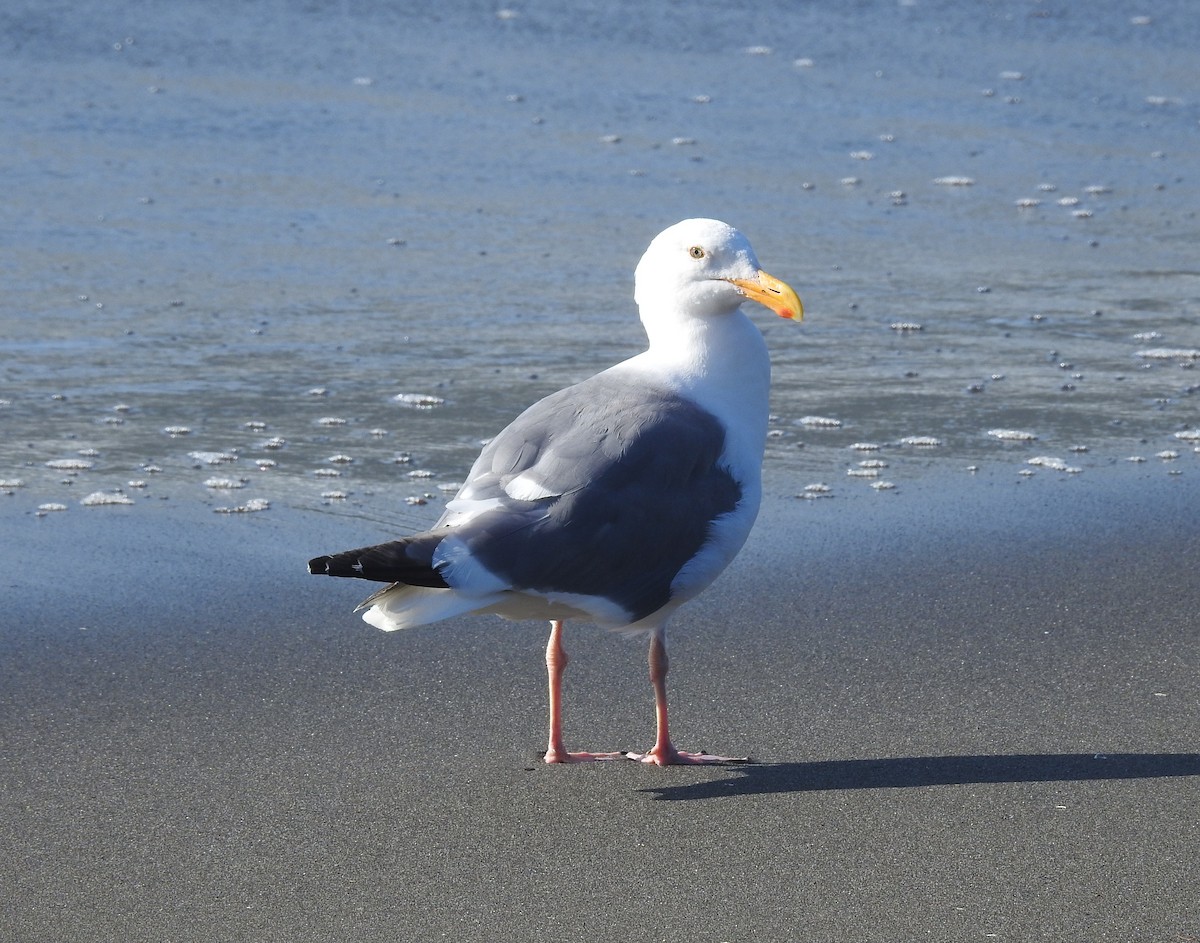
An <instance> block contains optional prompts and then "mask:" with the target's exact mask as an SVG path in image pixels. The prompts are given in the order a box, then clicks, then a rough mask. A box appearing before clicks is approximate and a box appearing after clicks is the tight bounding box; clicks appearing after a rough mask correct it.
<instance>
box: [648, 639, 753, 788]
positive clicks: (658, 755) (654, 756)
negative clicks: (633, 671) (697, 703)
mask: <svg viewBox="0 0 1200 943" xmlns="http://www.w3.org/2000/svg"><path fill="white" fill-rule="evenodd" d="M668 664H669V661H668V659H667V646H666V643H665V642H664V641H663V633H662V630H661V629H659V630H658V631H657V632H655V633H654V634H653V635H652V636H651V637H650V683H651V684H652V685H653V686H654V718H655V721H656V723H657V728H658V735H657V736H656V737H655V740H654V746H653V747H652V748H651V749H650V750H649V752H647V753H627V754H626V756H627V757H629V759H631V760H637V761H639V762H641V763H653V764H655V765H656V766H673V765H683V764H698V763H703V764H710V763H748V762H750V759H749V757H744V756H713V755H712V754H710V753H684V752H683V751H682V750H677V749H675V744H673V743H672V742H671V734H670V732H669V730H668V729H667V667H668Z"/></svg>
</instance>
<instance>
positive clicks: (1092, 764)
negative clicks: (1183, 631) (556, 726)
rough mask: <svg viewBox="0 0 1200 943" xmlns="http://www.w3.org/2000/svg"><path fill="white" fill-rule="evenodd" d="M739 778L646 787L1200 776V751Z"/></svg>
mask: <svg viewBox="0 0 1200 943" xmlns="http://www.w3.org/2000/svg"><path fill="white" fill-rule="evenodd" d="M729 769H730V771H731V772H732V771H734V770H736V773H735V775H732V776H730V777H728V778H725V779H715V780H709V781H707V782H701V783H692V784H690V785H686V786H659V787H655V788H651V789H642V790H639V791H640V792H647V793H653V794H654V798H655V799H668V800H682V799H717V798H722V797H726V796H761V795H768V794H770V793H779V792H817V791H825V790H832V789H910V788H913V787H917V786H961V785H967V784H970V783H1051V782H1089V781H1094V780H1103V779H1159V778H1163V777H1168V776H1200V753H1060V754H1045V755H1038V754H1032V755H1014V756H914V757H896V758H893V759H877V760H829V761H825V762H818V763H750V764H747V765H743V766H737V767H730V768H729Z"/></svg>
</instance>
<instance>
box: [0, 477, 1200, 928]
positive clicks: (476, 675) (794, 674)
mask: <svg viewBox="0 0 1200 943" xmlns="http://www.w3.org/2000/svg"><path fill="white" fill-rule="evenodd" d="M876 497H877V500H875V501H874V502H870V501H861V500H860V501H857V502H856V501H854V500H849V499H847V500H830V501H815V502H802V501H797V500H795V499H791V498H789V497H786V496H784V495H782V494H776V495H775V496H774V497H772V498H771V499H770V501H769V503H768V507H767V512H766V513H765V514H764V515H763V519H762V520H761V522H760V526H759V528H758V529H757V530H756V532H755V535H754V536H753V537H752V538H751V542H750V544H749V545H748V547H747V548H746V550H745V551H744V552H743V554H742V556H741V557H740V558H739V559H738V560H737V561H736V563H735V565H734V566H733V567H732V568H731V570H730V571H729V573H727V574H726V575H725V576H724V577H723V578H722V579H721V580H720V581H719V582H718V584H717V585H716V586H715V587H714V588H713V589H712V590H710V592H709V593H708V594H706V595H705V596H703V597H701V599H700V600H698V601H697V602H695V603H693V604H692V605H691V606H690V607H688V608H686V609H685V610H684V612H683V613H681V614H680V616H679V617H678V619H677V621H676V624H675V632H674V635H673V647H672V652H673V672H672V678H671V684H672V694H673V702H672V706H673V708H674V711H675V715H674V716H675V718H676V724H677V727H678V732H677V736H678V739H679V741H680V742H681V745H683V746H685V747H697V748H699V747H702V748H705V749H710V750H738V751H748V752H749V753H750V754H751V755H752V756H753V757H754V758H755V760H756V761H757V763H756V764H755V765H751V766H746V767H739V768H723V769H683V768H675V769H666V770H662V769H653V768H644V767H641V766H639V765H637V764H633V763H623V762H614V763H600V764H589V765H579V766H573V767H546V766H544V765H543V764H542V763H541V762H540V760H539V756H538V750H539V749H540V748H542V747H543V735H544V732H543V725H544V705H545V695H544V691H543V678H542V665H541V656H542V646H543V645H544V632H543V627H542V626H540V625H530V624H512V623H506V622H503V621H501V620H498V619H490V618H484V619H475V620H469V619H468V620H457V621H451V622H448V623H444V624H442V625H440V626H433V627H428V628H424V629H419V630H414V631H411V632H407V633H401V634H395V635H384V634H382V633H378V632H376V631H375V630H373V629H371V628H369V627H368V626H366V625H364V624H362V623H361V622H359V621H358V619H357V617H355V616H353V615H352V614H351V613H350V611H349V610H350V607H351V605H352V604H353V603H354V602H355V601H356V600H357V591H358V589H359V587H358V586H357V585H344V584H341V583H339V584H337V585H331V584H329V583H328V582H326V581H318V580H313V579H310V578H307V577H306V575H305V574H304V573H303V569H304V567H303V560H304V558H305V556H306V554H307V553H308V552H309V551H310V550H320V549H329V548H331V547H337V546H341V545H343V544H345V545H352V544H353V542H355V541H356V540H359V538H362V537H364V536H366V537H370V536H372V534H371V533H370V532H368V533H366V534H364V528H366V530H367V531H370V528H371V526H372V525H369V524H364V522H362V521H360V520H355V519H353V518H350V517H335V516H331V515H321V514H315V513H311V512H309V513H305V512H291V511H287V510H286V509H283V510H279V511H278V512H275V511H273V512H272V513H270V514H263V515H245V516H240V517H229V516H222V515H212V514H210V513H208V512H203V511H196V512H195V513H194V514H193V515H192V517H191V518H190V519H188V518H187V517H186V514H185V513H184V512H185V510H186V509H181V508H175V509H172V510H170V511H168V510H167V509H166V507H165V506H164V507H161V508H156V507H153V506H145V507H141V508H137V509H127V508H102V509H96V510H89V511H73V512H71V513H70V514H69V515H58V516H54V515H50V516H48V517H45V518H41V519H39V518H35V517H33V516H31V515H27V514H26V515H16V514H11V513H6V514H5V519H4V525H5V532H6V534H11V535H12V537H10V539H9V540H7V541H6V545H5V547H4V550H3V552H2V556H3V570H4V574H5V575H4V577H3V583H4V594H5V600H6V606H5V609H6V613H5V621H6V623H7V625H6V627H5V631H4V632H3V633H2V634H0V646H2V652H0V657H2V663H3V665H4V675H5V682H4V687H3V701H2V704H3V721H2V724H0V738H2V740H0V742H2V744H3V754H4V756H5V763H4V764H3V767H2V772H0V778H2V779H0V783H2V785H0V788H2V791H3V795H4V798H5V801H4V807H3V814H2V832H3V834H4V835H5V837H6V844H7V847H8V854H7V855H6V857H5V861H4V863H3V865H0V887H2V888H3V894H2V896H3V899H4V900H5V904H4V909H5V912H6V917H5V920H4V927H3V929H0V938H3V939H11V940H20V941H39V940H47V941H49V940H56V941H57V940H63V939H89V940H124V941H135V940H164V939H201V938H203V939H211V940H297V939H303V940H333V939H356V940H376V939H379V940H382V939H397V938H404V939H455V940H497V939H534V940H556V941H557V940H578V939H590V940H630V939H639V940H643V939H644V940H712V941H723V940H729V941H732V940H793V939H811V940H884V939H897V938H901V939H931V940H969V939H1009V940H1032V939H1047V940H1049V939H1054V940H1083V939H1088V940H1186V939H1190V938H1192V937H1194V936H1196V935H1197V934H1198V933H1200V924H1198V923H1197V912H1196V907H1195V884H1194V862H1195V860H1196V857H1197V854H1198V853H1200V832H1198V831H1197V825H1196V817H1195V815H1196V813H1195V810H1196V808H1197V803H1198V800H1200V754H1198V747H1197V740H1196V731H1197V729H1198V725H1197V716H1196V677H1197V648H1196V644H1195V642H1196V638H1195V614H1196V612H1197V611H1198V608H1200V586H1198V583H1197V580H1196V579H1195V571H1196V565H1197V561H1198V560H1200V552H1198V551H1200V542H1198V540H1197V534H1196V530H1195V508H1196V506H1197V498H1198V497H1200V494H1198V492H1197V486H1196V479H1195V477H1194V476H1179V477H1168V476H1167V475H1166V474H1165V473H1164V472H1163V471H1162V469H1161V468H1158V467H1155V468H1147V469H1141V468H1131V469H1122V468H1113V469H1110V470H1109V471H1107V472H1106V473H1104V474H1100V475H1094V476H1091V477H1090V478H1088V479H1086V480H1084V479H1080V478H1072V479H1066V478H1062V477H1059V478H1051V477H1043V478H1035V479H1030V480H1025V481H1015V480H1013V479H1012V478H1004V479H997V480H990V481H989V480H981V479H971V480H969V481H962V482H940V483H934V482H930V483H928V484H927V485H925V486H914V487H913V488H910V489H907V490H906V491H905V492H904V493H902V494H897V495H890V496H876ZM164 504H165V502H164ZM181 515H182V521H183V523H185V524H186V526H178V523H179V522H180V520H181ZM68 537H69V539H66V538H68ZM363 585H364V586H365V585H366V584H363ZM568 642H569V648H570V651H571V653H572V655H573V658H574V661H573V664H572V666H571V669H570V671H569V673H568V688H567V706H566V710H567V716H566V721H567V731H568V739H569V740H570V741H571V743H572V745H574V746H577V747H581V748H582V747H586V748H622V749H632V748H638V747H644V746H645V743H646V742H647V740H648V738H649V737H650V735H651V732H652V715H651V700H650V694H649V691H648V686H647V684H646V681H645V668H644V654H643V651H642V646H641V644H640V643H637V642H630V641H627V640H624V639H621V638H620V637H618V636H614V635H607V634H605V633H602V632H600V631H598V630H596V629H593V628H591V627H578V628H577V630H576V631H574V632H572V633H571V635H570V636H569V638H568Z"/></svg>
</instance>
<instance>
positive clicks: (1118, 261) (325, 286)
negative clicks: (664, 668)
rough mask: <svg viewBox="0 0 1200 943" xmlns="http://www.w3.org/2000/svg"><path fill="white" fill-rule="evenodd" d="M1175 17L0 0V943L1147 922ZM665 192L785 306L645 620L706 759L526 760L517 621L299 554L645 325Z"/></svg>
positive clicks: (372, 520)
mask: <svg viewBox="0 0 1200 943" xmlns="http://www.w3.org/2000/svg"><path fill="white" fill-rule="evenodd" d="M1198 9H1200V7H1198V6H1197V4H1196V3H1195V2H1194V0H1146V2H1139V3H1138V4H1137V5H1136V6H1134V7H1130V6H1128V5H1126V4H1124V3H1118V2H1116V0H1097V2H1093V3H1089V4H1059V5H1056V6H1043V5H1037V6H1028V5H1022V4H1012V3H999V2H988V3H978V4H972V3H939V2H936V0H916V2H914V0H900V2H896V0H887V2H884V3H855V4H834V3H824V4H822V3H806V4H774V5H763V4H756V3H752V2H748V0H723V2H722V3H720V4H645V3H638V2H634V0H609V2H606V3H603V4H583V5H575V4H553V3H536V4H535V3H530V4H524V3H518V2H514V3H512V4H508V3H504V4H495V5H489V4H478V3H441V4H429V3H426V2H414V0H386V2H382V0H355V2H354V3H349V4H347V3H335V2H324V0H305V2H303V3H294V2H291V0H280V2H278V3H265V4H260V3H250V4H247V3H232V2H222V0H213V2H210V3H206V4H144V3H135V2H130V0H116V2H113V0H106V2H103V3H102V2H98V0H76V2H73V3H72V4H69V5H50V6H47V5H46V4H44V3H39V2H33V0H10V2H9V3H8V4H6V7H5V11H4V14H3V16H2V17H0V21H2V22H3V23H4V26H5V29H3V30H0V51H2V52H3V55H0V88H2V89H3V92H2V93H0V97H2V98H3V101H4V115H5V125H4V128H5V133H4V134H3V135H0V181H3V183H4V194H5V198H4V200H0V247H2V249H3V254H4V260H5V276H6V278H5V290H4V294H3V295H2V296H0V298H2V300H0V600H2V602H3V605H2V606H0V848H2V849H3V851H4V854H3V857H2V858H0V943H7V941H13V943H43V941H44V943H62V941H76V940H79V941H88V943H106V941H113V943H117V941H119V943H142V941H145V943H165V941H178V943H183V941H193V940H195V941H204V943H209V941H212V943H225V941H248V943H249V941H253V943H262V941H280V943H284V941H286V943H297V941H305V943H308V941H315V943H324V941H331V943H332V941H337V943H343V941H353V943H370V941H376V940H379V941H383V940H387V941H397V940H401V941H402V940H452V941H455V943H471V941H489V943H491V941H508V940H513V941H548V943H559V941H562V943H566V941H572V943H574V941H589V943H606V941H614V943H615V941H622V943H623V941H660V940H662V941H681V943H693V941H696V943H722V941H725V943H751V941H753V943H765V941H793V940H794V941H812V943H825V941H829V943H840V941H846V943H863V941H868V943H871V941H879V943H896V941H906V940H932V941H947V943H958V941H977V940H978V941H989V940H1008V941H1014V943H1025V941H1031V940H1046V941H1054V943H1064V941H1067V943H1074V941H1079V943H1083V941H1087V943H1095V941H1112V943H1129V941H1153V943H1188V941H1197V940H1200V907H1198V906H1197V899H1198V897H1200V895H1198V893H1197V883H1198V882H1197V878H1196V874H1197V868H1196V861H1197V860H1198V859H1200V824H1198V810H1200V715H1198V708H1197V705H1198V703H1200V698H1198V697H1197V678H1198V677H1200V671H1198V670H1197V669H1198V668H1200V664H1198V663H1200V646H1198V645H1197V613H1200V579H1198V578H1197V572H1198V571H1200V530H1198V528H1197V522H1198V521H1200V465H1198V464H1197V462H1200V453H1198V452H1197V448H1198V447H1200V414H1198V411H1197V403H1198V402H1200V396H1198V394H1200V385H1197V379H1196V377H1197V374H1198V372H1200V371H1198V369H1197V365H1198V364H1200V317H1198V315H1200V274H1198V272H1197V264H1196V246H1197V244H1200V187H1198V186H1197V179H1198V178H1197V173H1196V171H1197V163H1196V159H1195V155H1196V154H1197V153H1200V107H1198V105H1200V59H1198V56H1197V50H1196V42H1195V37H1196V36H1197V35H1198V34H1200V17H1198V15H1197V11H1198ZM694 216H706V217H718V218H722V219H726V220H728V221H729V222H730V223H732V224H734V225H736V226H737V227H738V228H739V229H741V230H742V231H743V232H745V233H746V235H747V236H748V237H749V238H750V239H751V241H752V243H753V244H754V246H755V249H756V251H757V253H758V254H759V257H760V259H761V261H762V264H763V265H764V266H765V267H766V268H767V270H768V271H770V272H772V273H773V274H774V275H776V276H778V277H780V278H784V279H785V280H786V281H787V282H788V283H789V284H792V285H793V286H794V287H795V288H796V289H797V291H798V292H799V294H800V296H801V297H802V298H803V299H804V304H805V308H806V311H807V312H808V316H807V320H806V322H805V323H804V324H803V325H801V326H796V325H794V324H787V323H785V322H780V321H779V319H777V318H774V316H773V315H770V314H769V312H766V315H767V316H766V317H765V318H760V319H759V320H757V321H756V323H758V324H760V325H761V326H762V329H763V330H764V333H765V336H766V340H767V345H768V347H769V348H770V351H771V358H772V364H773V371H774V373H773V384H772V401H771V412H772V414H773V416H772V419H771V424H770V432H769V433H768V441H767V449H766V464H765V474H766V482H767V500H766V502H765V506H764V509H763V511H762V513H761V514H760V517H759V522H758V525H757V527H756V529H755V531H754V533H753V534H752V535H751V538H750V541H749V543H748V544H747V545H746V547H745V549H744V550H743V552H742V553H741V555H740V556H739V557H738V558H737V559H736V560H735V562H734V564H733V565H732V566H731V567H730V569H729V570H728V571H727V572H726V573H725V574H724V575H723V576H722V577H721V578H720V580H719V581H718V582H717V583H716V584H715V585H714V586H713V587H712V588H711V589H710V590H709V591H708V592H706V593H704V594H703V595H702V596H701V597H700V598H699V599H697V600H695V601H694V602H692V603H691V604H689V605H688V606H687V607H685V608H684V609H683V610H682V611H681V612H680V613H679V614H678V616H677V618H676V619H675V621H674V622H673V623H672V626H671V678H670V683H669V685H670V690H671V708H672V723H671V729H672V733H673V735H674V736H675V738H676V740H677V742H678V745H679V746H680V747H681V748H683V749H690V750H698V749H705V750H710V751H714V752H718V753H723V754H730V755H743V754H748V755H750V756H752V757H753V758H754V759H755V761H756V762H755V763H754V764H753V765H747V766H739V767H730V768H707V769H695V768H693V769H688V768H672V769H656V768H645V767H642V766H640V765H637V764H633V763H626V762H611V763H602V764H591V765H578V766H570V767H547V766H546V765H544V764H543V763H542V762H541V758H540V756H539V751H540V750H542V749H543V748H544V747H545V736H546V731H545V724H546V691H545V679H544V666H543V659H544V647H545V643H546V627H545V626H543V625H539V624H512V623H506V622H503V621H500V620H498V619H456V620H451V621H448V622H446V623H443V624H440V625H435V626H429V627H425V628H421V629H416V630H412V631H409V632H405V633H400V634H393V635H385V634H383V633H380V632H378V631H376V630H375V629H372V628H371V627H369V626H367V625H366V624H364V623H363V622H362V621H361V620H360V619H359V618H358V616H356V615H355V614H354V613H353V612H352V611H351V610H352V609H353V607H354V605H355V604H356V603H357V602H358V601H359V600H360V599H361V598H362V597H363V596H365V595H366V594H367V593H368V592H369V591H370V589H371V587H370V586H367V585H366V584H362V585H352V581H333V580H327V579H317V578H314V577H310V576H308V574H307V573H306V572H305V562H306V561H307V560H308V559H309V558H310V557H313V556H315V555H317V554H320V553H327V552H332V551H338V550H343V549H346V548H350V547H358V546H363V545H366V544H368V543H372V542H375V541H377V540H386V539H391V538H394V537H396V536H399V535H400V534H403V533H411V532H413V531H415V530H419V529H421V528H422V527H424V526H427V525H429V524H431V523H432V522H433V521H434V520H436V518H437V516H438V514H439V513H440V511H441V510H442V508H443V507H444V506H445V501H446V500H447V498H448V496H449V495H452V494H453V493H455V491H456V489H457V483H459V482H461V481H462V480H463V478H464V476H465V475H466V474H467V469H468V468H469V467H470V464H471V462H472V461H473V459H474V457H475V456H476V455H477V454H478V451H479V448H480V445H481V443H482V442H483V441H485V440H486V439H487V438H488V437H490V436H493V435H494V434H495V433H496V431H497V430H499V429H500V428H502V427H503V426H504V425H505V424H506V423H508V422H509V421H510V420H512V418H513V417H514V416H516V415H517V414H518V413H519V412H520V411H521V410H522V409H524V408H525V407H526V406H528V404H529V403H531V402H533V401H535V400H536V399H538V398H540V397H542V396H544V395H546V394H547V393H550V392H551V391H553V390H556V389H559V388H562V387H564V386H566V385H568V384H571V383H575V382H577V381H579V380H581V379H583V378H584V377H586V376H588V375H590V374H592V373H594V372H596V371H597V370H600V369H602V368H604V367H607V366H609V365H610V364H612V363H613V362H615V361H617V360H620V359H622V358H624V357H628V356H630V355H631V354H633V353H635V352H636V351H637V350H640V349H641V346H640V345H641V344H642V342H643V334H642V331H641V329H640V328H639V325H638V323H637V320H636V313H635V308H634V304H633V298H632V273H633V271H634V266H635V265H636V264H637V260H638V258H639V257H640V255H641V253H642V252H643V250H644V249H645V246H646V244H647V242H648V241H649V240H650V239H651V238H652V237H653V235H654V234H655V233H657V232H660V231H661V230H662V229H664V228H665V227H667V226H668V225H670V224H672V223H674V222H676V221H677V220H680V219H685V218H689V217H694ZM1135 456H1136V457H1138V461H1136V462H1133V461H1129V459H1130V458H1133V457H1135ZM969 468H976V469H977V473H974V474H972V473H971V472H969V471H968V469H969ZM876 476H878V477H876ZM819 483H832V484H831V485H830V490H829V491H825V490H819V491H805V489H806V487H811V486H813V485H816V484H819ZM887 485H891V486H892V487H886V486H887ZM880 486H884V487H880ZM876 488H879V490H875V489H876ZM798 494H807V495H808V496H809V498H811V499H804V500H802V499H799V498H798V497H797V495H798ZM827 494H828V495H832V497H816V496H817V495H827ZM88 498H92V501H90V502H89V501H88ZM97 502H98V505H97ZM115 502H121V503H115ZM124 502H129V503H124ZM92 505H97V506H92ZM221 506H226V507H233V508H242V509H243V510H246V509H250V508H260V509H263V510H261V511H258V512H255V513H249V512H247V513H229V514H216V513H213V512H214V510H216V509H217V508H218V507H221ZM48 508H58V510H48ZM566 645H567V649H568V651H569V652H570V655H571V659H572V663H571V667H570V669H569V670H568V673H567V679H566V686H565V728H566V730H565V732H566V739H567V744H568V746H569V747H571V748H573V749H593V750H616V749H625V750H631V749H636V750H642V749H645V748H647V747H648V746H649V745H650V740H651V738H652V734H653V728H654V724H653V720H654V718H653V700H652V696H651V691H650V686H649V684H648V683H647V678H646V674H647V671H646V657H645V650H644V647H643V644H642V643H641V642H634V641H630V640H626V639H623V638H620V637H619V636H616V635H611V634H605V633H603V632H601V631H599V630H597V629H595V628H593V627H590V626H575V625H569V626H568V629H567V639H566Z"/></svg>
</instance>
